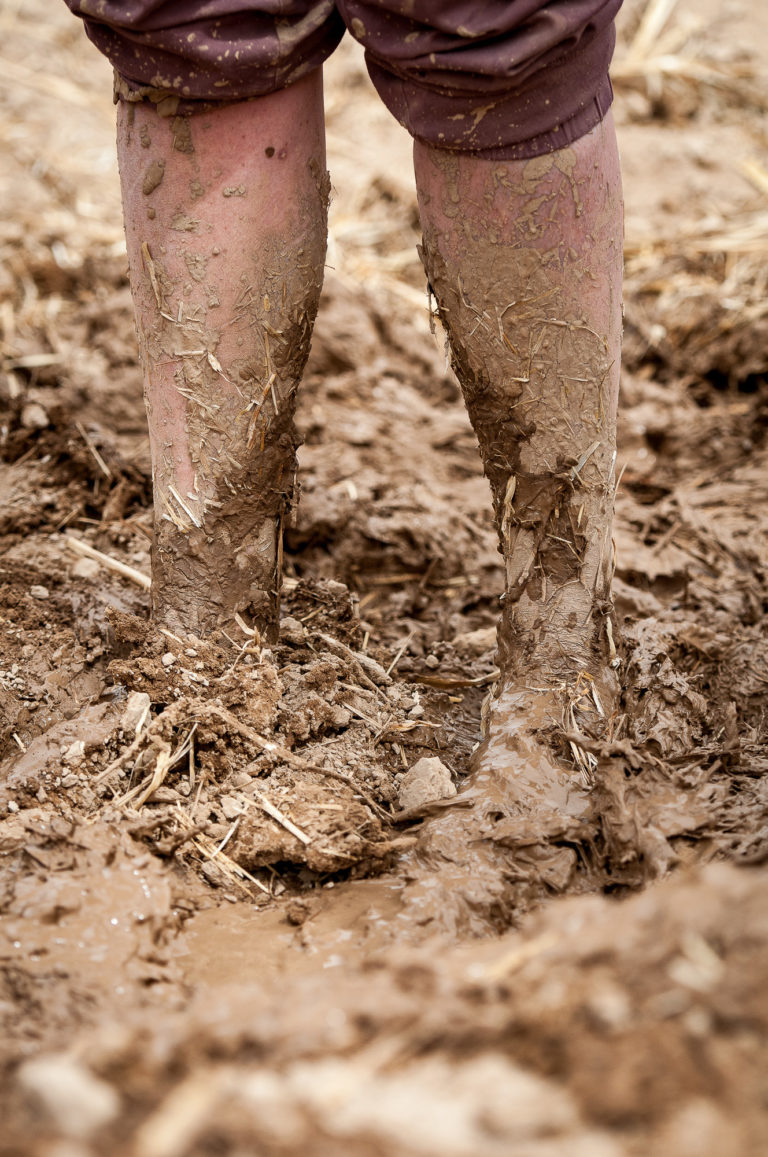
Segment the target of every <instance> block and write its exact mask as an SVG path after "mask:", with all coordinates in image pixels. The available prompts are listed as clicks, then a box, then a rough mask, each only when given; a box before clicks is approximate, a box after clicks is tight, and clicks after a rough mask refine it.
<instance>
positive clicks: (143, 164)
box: [118, 70, 328, 638]
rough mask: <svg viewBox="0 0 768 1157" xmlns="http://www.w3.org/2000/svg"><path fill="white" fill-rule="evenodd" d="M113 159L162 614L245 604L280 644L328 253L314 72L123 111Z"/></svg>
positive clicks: (174, 616)
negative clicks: (237, 94) (205, 103)
mask: <svg viewBox="0 0 768 1157" xmlns="http://www.w3.org/2000/svg"><path fill="white" fill-rule="evenodd" d="M118 157H119V162H120V177H121V182H122V191H123V205H124V211H125V224H126V235H127V241H128V257H129V264H130V277H131V288H132V291H133V297H134V304H135V308H136V318H137V326H138V332H139V342H140V348H141V354H142V361H143V365H144V376H145V397H146V403H147V414H148V419H149V434H150V443H151V449H152V463H153V477H154V494H155V542H154V550H153V558H152V614H153V617H154V618H155V619H157V620H158V621H159V622H160V623H162V624H163V625H165V626H167V627H168V628H169V629H171V630H174V631H182V632H183V631H191V632H192V633H194V634H198V635H206V634H210V633H211V632H212V631H215V630H216V629H218V628H220V627H225V628H226V627H228V626H229V625H231V624H232V620H233V618H234V615H235V613H238V614H239V615H240V616H241V617H242V619H243V621H245V622H246V623H249V624H253V625H255V626H257V627H258V628H259V630H261V631H262V632H265V633H266V634H267V636H268V637H273V638H274V636H275V632H276V628H277V616H278V603H279V585H280V565H281V535H282V527H283V522H284V520H285V517H286V514H287V512H288V510H289V508H290V504H291V499H292V497H293V492H294V485H295V469H296V455H295V451H296V445H297V440H298V439H297V434H296V430H295V427H294V424H293V414H294V409H295V400H296V391H297V387H298V383H299V379H300V376H301V372H302V370H303V368H304V364H305V362H306V358H307V355H308V352H309V342H310V336H311V331H312V324H313V322H314V318H315V314H316V312H317V304H318V299H319V294H320V287H321V283H322V274H323V261H324V257H325V239H326V217H327V201H328V180H327V175H326V171H325V144H324V126H323V106H322V76H321V72H320V70H318V71H317V72H315V73H313V74H312V75H310V76H308V77H306V78H304V79H303V80H301V81H299V82H298V83H297V84H295V85H293V86H291V87H290V88H288V89H285V90H284V91H282V92H277V93H275V94H273V95H271V96H267V97H262V98H260V99H259V100H255V101H251V102H247V103H242V104H235V105H229V106H226V107H223V108H220V109H218V110H216V111H214V112H211V113H207V114H201V115H198V116H196V117H192V118H181V117H162V116H160V115H159V114H158V112H157V111H156V109H155V108H154V106H152V105H149V104H139V105H130V104H121V105H120V107H119V110H118ZM233 629H234V630H237V627H236V626H235V627H234V628H233ZM240 637H242V636H240Z"/></svg>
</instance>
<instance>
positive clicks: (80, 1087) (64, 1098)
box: [18, 1056, 120, 1140]
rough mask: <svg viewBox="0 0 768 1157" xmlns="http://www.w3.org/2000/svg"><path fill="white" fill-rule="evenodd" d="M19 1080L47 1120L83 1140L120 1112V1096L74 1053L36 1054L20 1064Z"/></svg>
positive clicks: (66, 1133) (66, 1132) (71, 1135)
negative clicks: (60, 1054)
mask: <svg viewBox="0 0 768 1157" xmlns="http://www.w3.org/2000/svg"><path fill="white" fill-rule="evenodd" d="M18 1080H19V1084H20V1085H21V1087H22V1089H23V1090H24V1092H25V1093H26V1094H27V1096H28V1097H29V1098H30V1100H31V1101H32V1102H33V1103H34V1104H36V1105H37V1106H39V1108H40V1109H42V1111H43V1113H44V1114H45V1116H46V1117H47V1118H48V1120H49V1121H50V1123H51V1124H52V1125H53V1126H54V1127H56V1128H58V1129H60V1130H61V1132H62V1133H64V1134H65V1135H66V1136H68V1137H78V1138H80V1139H82V1140H86V1139H87V1138H88V1137H90V1136H91V1134H92V1133H95V1132H96V1130H97V1129H102V1128H104V1126H105V1125H108V1124H109V1123H110V1121H113V1120H114V1119H115V1117H116V1116H117V1114H118V1113H119V1112H120V1097H119V1096H118V1094H117V1092H116V1091H115V1090H114V1089H113V1088H112V1086H111V1085H108V1084H107V1083H106V1081H102V1080H99V1078H98V1077H95V1076H94V1075H93V1073H91V1072H89V1071H88V1069H86V1068H85V1066H84V1065H82V1064H80V1062H79V1061H76V1060H75V1059H74V1058H73V1057H68V1056H47V1057H37V1058H35V1059H34V1060H31V1061H27V1062H26V1063H25V1064H24V1065H22V1066H21V1068H20V1070H19V1076H18Z"/></svg>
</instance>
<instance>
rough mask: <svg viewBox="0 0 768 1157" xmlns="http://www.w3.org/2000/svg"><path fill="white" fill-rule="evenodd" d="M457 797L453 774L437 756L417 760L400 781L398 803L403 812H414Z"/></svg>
mask: <svg viewBox="0 0 768 1157" xmlns="http://www.w3.org/2000/svg"><path fill="white" fill-rule="evenodd" d="M453 795H456V788H455V786H454V783H453V779H452V778H451V773H450V771H449V770H448V768H447V767H446V766H445V764H444V763H443V762H442V760H440V759H438V758H437V757H436V756H434V757H432V758H429V757H426V756H425V758H423V759H419V760H417V762H416V763H414V765H413V767H412V768H411V769H410V771H406V773H405V775H404V776H403V778H402V779H401V780H400V787H399V788H398V792H397V802H398V803H399V805H400V807H401V808H402V809H403V811H412V810H413V809H414V808H418V807H423V806H424V804H428V803H434V801H435V800H438V799H448V798H449V797H450V796H453Z"/></svg>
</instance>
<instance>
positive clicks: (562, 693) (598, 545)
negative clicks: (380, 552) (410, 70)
mask: <svg viewBox="0 0 768 1157" xmlns="http://www.w3.org/2000/svg"><path fill="white" fill-rule="evenodd" d="M415 163H416V175H417V184H418V189H419V204H420V211H421V219H422V226H423V231H424V252H423V257H424V264H425V266H426V269H427V273H428V276H429V280H430V283H431V285H432V288H433V291H434V293H435V296H436V299H437V302H438V310H439V315H440V318H441V320H442V322H443V323H444V325H445V328H446V330H447V332H448V337H449V342H450V348H451V354H452V359H453V364H454V367H455V369H456V372H457V375H458V377H459V381H460V383H461V387H462V390H463V393H464V397H465V400H466V404H467V408H468V411H469V415H470V419H471V421H472V424H473V426H474V428H475V431H476V433H477V436H478V441H479V445H480V453H481V456H482V459H483V464H484V467H485V473H486V475H487V477H488V479H489V482H490V485H491V492H492V498H493V506H494V513H495V519H496V525H497V529H498V532H499V540H500V549H501V552H502V554H503V557H504V563H505V568H506V589H505V593H504V605H503V611H502V616H501V622H500V626H499V664H500V667H501V672H502V674H501V679H500V682H499V689H498V692H497V696H496V698H495V699H494V701H493V702H492V703H491V710H490V718H489V728H488V738H487V740H486V743H485V745H484V746H483V747H482V748H481V749H480V751H479V752H478V754H477V757H476V759H475V763H474V768H473V773H472V777H471V787H470V791H471V792H474V794H475V796H476V804H475V808H474V810H473V816H472V818H471V819H465V818H464V817H462V816H461V814H460V813H458V812H457V813H455V814H452V815H451V816H450V817H446V818H444V819H442V820H440V821H436V822H435V823H434V824H433V825H432V826H431V828H430V834H429V836H428V837H427V841H426V842H427V844H430V842H431V845H432V847H433V848H439V850H440V853H441V855H442V856H443V857H444V858H445V857H448V858H451V856H455V857H456V858H457V859H459V860H460V859H461V858H462V857H464V858H466V856H467V855H468V854H469V853H468V851H467V841H475V843H474V844H473V847H474V848H475V849H477V847H478V846H479V844H478V843H477V841H480V842H483V841H488V842H489V843H492V844H494V845H497V844H506V845H507V846H510V845H514V844H516V843H519V842H520V841H522V843H526V841H527V843H528V844H531V843H533V842H535V837H536V835H537V833H539V834H541V835H542V837H554V836H556V835H557V834H558V832H559V833H560V834H562V832H563V831H564V830H565V829H567V827H568V824H569V823H572V822H576V821H577V820H578V817H580V816H583V815H584V813H585V812H586V810H587V808H588V799H587V795H586V793H585V791H584V790H583V789H584V788H586V787H587V786H588V785H587V783H586V782H585V780H586V777H585V775H584V769H582V770H581V771H579V769H575V770H571V769H566V768H564V767H563V766H562V765H561V764H560V763H559V761H558V760H557V759H556V758H555V756H554V755H553V753H552V750H551V747H550V746H549V744H548V742H547V737H548V736H549V735H550V734H551V733H553V732H554V731H555V729H562V727H563V725H564V724H565V725H566V726H568V725H569V723H570V727H571V729H573V728H575V727H577V726H580V727H588V726H590V724H593V723H595V721H596V720H597V721H598V722H599V718H600V711H602V712H604V713H605V714H606V715H608V714H609V713H610V711H611V708H612V700H613V697H614V695H615V689H616V680H615V676H614V673H613V671H612V670H611V668H610V665H609V663H610V658H611V656H612V650H611V648H612V643H611V628H610V625H609V623H610V620H609V615H610V609H611V604H610V584H611V576H612V559H613V548H612V541H611V524H612V513H613V494H614V489H615V469H614V468H615V445H616V437H615V436H616V404H617V390H618V376H619V346H620V336H621V261H622V208H621V182H620V174H619V164H618V155H617V150H616V142H615V135H614V131H613V125H612V122H611V119H610V117H609V118H607V119H606V120H605V121H604V122H603V123H602V124H601V125H599V126H598V127H597V128H596V129H594V130H593V131H592V132H591V133H589V134H588V135H587V136H585V137H583V138H582V139H580V140H579V141H577V142H576V143H575V144H574V145H573V146H572V147H571V148H568V149H563V150H561V151H559V152H555V153H552V154H549V155H547V156H542V157H538V158H535V159H534V160H530V161H513V162H510V161H503V162H493V161H483V160H479V159H477V158H472V157H462V156H461V154H458V153H450V152H446V151H444V150H436V149H432V148H430V147H427V146H425V145H423V144H420V143H417V144H416V147H415ZM593 689H594V691H593ZM598 704H599V707H598ZM560 733H561V730H560ZM534 817H538V819H537V820H534ZM537 825H538V827H537ZM451 849H454V851H451ZM462 849H463V850H462ZM473 854H474V853H473ZM566 858H567V857H566ZM503 864H504V861H503V859H502V860H497V861H496V862H495V868H494V871H496V872H497V873H498V871H501V870H503ZM565 868H567V865H566V864H565V863H563V864H560V865H559V867H558V866H557V865H554V866H553V864H552V862H551V859H550V862H549V865H548V869H547V870H548V871H550V872H554V873H555V874H557V872H558V871H562V870H564V869H565ZM478 871H480V868H478ZM492 874H493V873H492ZM498 883H499V881H498V879H496V881H495V883H494V884H493V887H494V888H496V885H497V884H498ZM473 888H474V889H475V891H477V890H478V889H479V891H480V892H482V886H481V885H480V883H479V881H478V879H477V874H475V879H474V882H473ZM496 890H497V891H498V889H496ZM478 900H480V897H479V896H478Z"/></svg>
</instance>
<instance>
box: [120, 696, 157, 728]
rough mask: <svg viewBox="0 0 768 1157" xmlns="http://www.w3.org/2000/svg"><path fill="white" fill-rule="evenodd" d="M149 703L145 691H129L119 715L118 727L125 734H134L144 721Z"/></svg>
mask: <svg viewBox="0 0 768 1157" xmlns="http://www.w3.org/2000/svg"><path fill="white" fill-rule="evenodd" d="M149 705H150V698H149V695H147V693H146V691H131V693H130V695H129V696H128V702H127V703H126V705H125V709H124V711H123V714H122V715H121V717H120V727H121V728H122V730H123V731H124V732H126V734H130V735H133V734H135V732H136V730H137V729H138V727H139V726H140V725H141V724H142V723H145V722H146V720H147V716H148V714H149Z"/></svg>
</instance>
